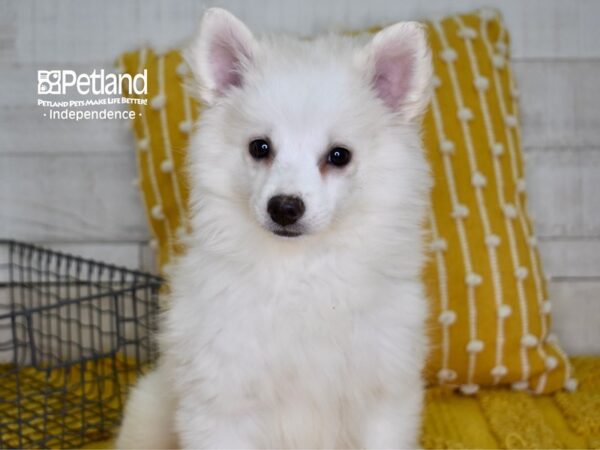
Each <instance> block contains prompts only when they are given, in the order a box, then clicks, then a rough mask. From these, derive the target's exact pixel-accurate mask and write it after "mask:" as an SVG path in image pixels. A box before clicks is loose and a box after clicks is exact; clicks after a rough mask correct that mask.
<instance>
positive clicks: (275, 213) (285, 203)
mask: <svg viewBox="0 0 600 450" xmlns="http://www.w3.org/2000/svg"><path fill="white" fill-rule="evenodd" d="M305 209H306V208H305V207H304V202H303V201H302V200H301V199H300V198H298V197H292V196H290V195H276V196H275V197H272V198H271V200H269V204H268V205H267V211H268V213H269V215H270V216H271V219H273V222H275V223H278V224H279V225H281V226H282V227H285V226H286V225H291V224H293V223H296V222H297V221H298V219H299V218H300V217H302V214H304V211H305Z"/></svg>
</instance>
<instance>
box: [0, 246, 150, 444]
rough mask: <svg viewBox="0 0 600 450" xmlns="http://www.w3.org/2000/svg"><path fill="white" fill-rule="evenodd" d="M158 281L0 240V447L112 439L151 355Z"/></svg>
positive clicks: (117, 268) (138, 274) (106, 265)
mask: <svg viewBox="0 0 600 450" xmlns="http://www.w3.org/2000/svg"><path fill="white" fill-rule="evenodd" d="M2 259H6V262H5V263H2V262H3V261H2ZM160 285H161V279H160V278H158V277H156V276H153V275H150V274H147V273H143V272H137V271H132V270H127V269H123V268H119V267H116V266H113V265H108V264H103V263H100V262H96V261H92V260H88V259H83V258H79V257H76V256H72V255H67V254H64V253H60V252H56V251H51V250H47V249H43V248H40V247H37V246H34V245H30V244H26V243H20V242H15V241H2V240H0V448H15V447H18V448H24V447H30V448H35V447H37V448H40V447H42V448H49V447H61V448H75V447H81V446H82V445H84V444H86V443H88V442H92V441H96V440H99V439H106V438H108V437H110V435H111V432H112V430H113V428H114V427H115V425H116V424H117V423H118V421H119V419H120V413H121V409H122V407H123V402H124V398H125V394H126V391H127V387H128V386H129V385H131V384H132V383H133V381H134V380H135V377H136V376H137V375H138V374H139V373H140V372H141V371H143V370H144V368H145V367H147V366H148V365H149V364H150V363H151V362H152V361H153V360H154V359H155V358H156V348H155V345H154V342H153V332H154V330H155V327H156V317H157V312H158V291H159V288H160Z"/></svg>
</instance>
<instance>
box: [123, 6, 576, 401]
mask: <svg viewBox="0 0 600 450" xmlns="http://www.w3.org/2000/svg"><path fill="white" fill-rule="evenodd" d="M427 27H428V31H429V37H430V43H431V47H432V50H433V60H434V66H435V74H436V76H435V79H434V82H435V95H434V97H433V101H432V104H431V107H430V109H429V111H428V112H427V114H426V116H425V121H424V143H425V147H426V152H427V155H428V158H429V161H430V163H431V166H432V170H433V175H434V179H435V186H434V189H433V192H432V208H431V210H430V227H431V249H432V253H431V259H430V262H429V264H428V265H427V267H426V269H425V273H424V278H425V281H426V285H427V288H428V290H429V293H430V297H431V299H432V304H433V306H432V315H431V324H430V325H431V326H430V328H431V336H432V352H431V357H430V359H429V367H428V370H427V372H428V377H429V379H430V381H431V382H432V383H439V384H442V385H446V386H450V387H457V388H459V389H460V390H461V391H462V392H463V393H465V394H473V393H475V392H477V390H478V388H479V386H480V385H486V386H493V385H498V384H509V385H511V386H512V387H513V389H515V390H527V391H531V392H534V393H545V392H552V391H555V390H557V389H560V388H562V387H566V388H568V389H574V388H575V386H576V382H575V380H574V379H573V378H572V374H571V367H570V365H569V362H568V360H567V358H566V356H565V354H564V353H563V352H562V351H561V350H560V348H559V347H558V346H557V345H556V343H555V339H553V337H552V335H550V334H549V328H550V303H549V302H548V299H547V293H546V287H545V279H544V276H543V273H542V269H541V264H540V260H539V255H538V250H537V247H536V241H535V236H534V234H533V231H532V226H531V223H530V220H529V218H528V216H527V211H526V195H525V183H524V179H523V164H522V160H521V147H520V145H521V139H520V132H519V121H518V118H519V114H518V110H517V104H516V98H517V96H518V91H517V90H516V87H515V84H514V80H513V78H512V73H511V69H510V63H509V54H508V33H507V32H506V30H505V29H504V28H503V25H502V23H501V20H500V18H499V17H498V14H497V13H496V12H494V11H490V10H483V11H479V12H475V13H472V14H465V15H457V16H450V17H447V18H445V19H443V20H440V21H435V22H429V23H427ZM120 64H121V65H122V68H123V69H124V70H125V71H126V72H128V73H132V74H135V73H138V72H140V71H142V70H143V69H147V70H148V82H149V88H148V89H149V90H148V105H147V106H143V105H142V106H136V105H134V106H132V108H134V110H135V111H136V112H139V113H141V115H138V116H137V118H136V120H135V134H136V138H137V148H138V152H137V155H138V161H139V174H140V179H139V183H140V188H141V191H142V196H143V199H144V203H145V206H146V211H147V212H148V218H149V222H150V226H151V230H152V233H153V235H154V240H153V243H155V245H156V246H157V250H158V258H159V264H160V266H161V267H164V265H165V264H167V263H168V262H169V260H170V259H171V258H172V257H173V256H174V255H176V254H177V253H178V252H179V251H180V250H181V248H180V246H179V245H178V243H177V241H178V237H180V236H182V235H184V234H185V233H186V231H187V227H188V223H187V219H186V213H187V196H188V193H187V186H186V182H185V171H184V170H183V162H184V159H185V158H184V156H185V155H184V153H185V148H186V143H187V140H188V136H189V133H190V130H191V127H192V123H193V122H194V121H195V120H196V119H197V115H198V110H199V108H198V107H199V105H198V104H197V103H196V102H195V101H194V100H192V98H191V97H190V93H189V92H188V91H187V90H186V87H185V84H184V83H183V82H182V81H183V80H184V78H185V77H186V76H187V68H186V66H185V64H184V63H183V62H182V59H181V55H180V52H179V51H178V50H174V51H171V52H168V53H166V54H162V55H157V54H156V53H154V52H153V51H152V50H150V49H143V50H140V51H138V52H133V53H127V54H125V55H123V56H122V58H121V60H120Z"/></svg>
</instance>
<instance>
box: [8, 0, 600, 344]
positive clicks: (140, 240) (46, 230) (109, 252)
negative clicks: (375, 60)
mask: <svg viewBox="0 0 600 450" xmlns="http://www.w3.org/2000/svg"><path fill="white" fill-rule="evenodd" d="M215 4H218V5H220V6H223V7H226V8H228V9H230V10H232V11H233V12H234V13H236V14H238V15H239V16H240V17H241V18H243V19H244V20H245V21H246V22H247V23H248V24H249V25H250V26H251V27H252V28H253V29H254V30H257V31H263V32H271V31H274V32H281V31H285V32H293V33H299V34H302V35H309V34H312V33H317V32H321V31H325V30H329V29H357V28H362V27H366V26H369V25H374V24H382V23H389V22H391V21H396V20H403V19H419V18H427V17H431V16H432V15H444V14H447V13H451V12H461V11H468V10H470V9H472V8H476V7H481V6H492V7H495V8H498V9H499V10H501V11H502V13H503V15H504V17H505V20H506V22H507V24H508V27H509V29H510V31H511V35H512V51H513V57H514V67H515V72H516V76H517V81H518V82H519V84H520V88H521V89H520V91H521V93H522V96H521V108H522V113H523V123H524V129H523V140H524V146H525V151H526V166H527V167H526V168H527V183H528V190H529V192H530V202H531V206H532V211H533V214H534V217H535V219H536V226H537V233H538V235H539V238H540V241H541V244H540V245H541V249H542V253H543V257H544V263H545V268H546V271H547V272H548V273H549V274H550V275H551V276H552V277H553V278H552V282H551V283H550V289H551V294H552V296H553V297H552V298H553V300H554V302H555V311H556V314H555V326H556V330H557V332H558V334H559V336H560V337H561V338H562V340H563V341H564V345H565V347H566V348H567V350H569V351H571V352H573V353H586V352H587V353H589V352H595V353H600V193H599V192H598V189H599V188H600V83H599V82H598V80H600V46H599V45H598V42H599V41H600V27H599V26H598V23H597V20H598V17H600V1H596V0H571V1H564V0H504V1H500V0H497V1H491V0H478V1H477V0H429V1H427V2H423V1H420V0H410V1H407V0H404V1H401V2H400V1H392V0H370V1H364V0H331V1H324V0H304V1H302V2H299V1H297V0H283V1H282V0H256V1H248V0H222V1H201V0H178V1H161V0H129V1H121V0H103V1H100V0H98V1H93V2H92V1H88V2H81V1H77V0H45V1H43V0H39V1H30V0H14V1H9V0H0V205H1V206H0V237H11V238H18V239H24V240H29V241H34V242H39V243H43V244H47V245H50V246H52V247H55V248H59V249H64V250H66V251H70V252H73V253H80V254H83V255H86V256H92V257H95V258H98V259H103V260H106V261H110V262H115V263H119V264H122V265H125V266H129V267H142V268H150V267H151V258H149V257H148V255H149V254H150V250H149V248H148V245H147V242H148V239H149V234H148V229H147V226H146V223H145V218H144V214H143V211H142V208H141V206H140V202H139V197H138V194H137V191H136V190H135V189H134V188H132V187H131V184H130V182H131V180H132V179H133V178H134V177H135V163H134V153H133V145H132V142H133V141H132V137H131V132H130V130H129V129H128V128H127V127H126V126H123V125H122V124H119V123H118V122H116V121H105V122H100V121H83V122H78V123H75V122H65V121H49V120H44V119H42V117H41V111H40V110H39V109H38V107H37V106H35V99H36V92H35V91H36V76H37V69H40V68H73V69H75V70H82V71H84V70H85V71H89V70H91V69H92V68H102V67H106V68H109V67H111V65H112V63H113V61H114V59H115V58H116V57H117V56H118V55H119V54H120V53H121V52H123V51H125V50H130V49H134V48H136V47H138V46H140V45H141V44H142V43H147V44H151V45H153V46H155V47H158V48H159V49H166V48H169V47H173V46H179V45H181V44H182V43H183V42H185V39H186V38H187V37H188V36H189V35H190V34H191V33H192V31H193V30H194V29H195V27H196V25H197V22H198V19H199V17H200V15H201V12H202V11H203V10H204V9H205V8H206V7H207V6H211V5H215Z"/></svg>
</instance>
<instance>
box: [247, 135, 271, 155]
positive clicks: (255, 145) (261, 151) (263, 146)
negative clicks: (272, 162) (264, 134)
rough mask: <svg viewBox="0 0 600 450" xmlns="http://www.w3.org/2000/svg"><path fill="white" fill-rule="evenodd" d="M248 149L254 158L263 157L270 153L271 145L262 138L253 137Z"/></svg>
mask: <svg viewBox="0 0 600 450" xmlns="http://www.w3.org/2000/svg"><path fill="white" fill-rule="evenodd" d="M248 150H249V151H250V154H251V155H252V157H253V158H254V159H264V158H268V157H269V155H270V154H271V145H270V144H269V142H268V141H266V140H264V139H255V140H253V141H252V142H250V145H249V148H248Z"/></svg>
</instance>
